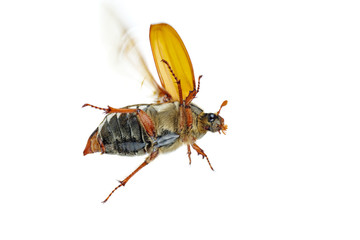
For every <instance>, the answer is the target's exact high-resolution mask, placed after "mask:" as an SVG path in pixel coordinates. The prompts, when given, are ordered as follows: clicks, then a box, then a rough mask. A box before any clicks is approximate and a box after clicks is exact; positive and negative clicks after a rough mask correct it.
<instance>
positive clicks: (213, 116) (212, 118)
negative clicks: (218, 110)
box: [208, 113, 215, 122]
mask: <svg viewBox="0 0 360 240" xmlns="http://www.w3.org/2000/svg"><path fill="white" fill-rule="evenodd" d="M208 120H209V122H213V121H214V120H215V114H213V113H210V114H209V116H208Z"/></svg>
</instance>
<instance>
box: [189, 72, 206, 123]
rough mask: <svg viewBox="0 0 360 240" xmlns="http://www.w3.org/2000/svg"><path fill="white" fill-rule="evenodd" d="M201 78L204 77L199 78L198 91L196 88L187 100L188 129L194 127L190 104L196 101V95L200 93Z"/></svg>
mask: <svg viewBox="0 0 360 240" xmlns="http://www.w3.org/2000/svg"><path fill="white" fill-rule="evenodd" d="M201 78H202V75H200V76H199V79H198V87H197V89H196V88H195V86H194V90H192V91H191V92H190V93H189V95H188V96H187V97H186V99H185V117H186V126H187V127H188V128H191V127H192V112H191V107H190V103H191V102H192V100H194V98H195V97H196V94H197V93H198V92H199V89H200V79H201Z"/></svg>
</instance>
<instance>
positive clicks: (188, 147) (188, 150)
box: [187, 144, 191, 165]
mask: <svg viewBox="0 0 360 240" xmlns="http://www.w3.org/2000/svg"><path fill="white" fill-rule="evenodd" d="M187 155H188V157H189V165H191V157H190V155H191V149H190V144H188V145H187Z"/></svg>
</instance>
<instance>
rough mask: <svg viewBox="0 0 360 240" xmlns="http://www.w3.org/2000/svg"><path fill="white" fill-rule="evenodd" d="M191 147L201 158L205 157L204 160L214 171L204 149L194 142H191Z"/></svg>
mask: <svg viewBox="0 0 360 240" xmlns="http://www.w3.org/2000/svg"><path fill="white" fill-rule="evenodd" d="M191 146H192V148H193V149H194V150H195V151H196V152H197V153H198V154H200V155H201V156H202V157H203V158H204V157H206V160H207V161H208V163H209V166H210V168H211V170H213V171H214V169H213V167H212V166H211V163H210V161H209V158H208V157H207V155H206V154H205V152H204V150H202V149H201V148H200V147H199V146H198V145H197V144H196V143H193V144H191Z"/></svg>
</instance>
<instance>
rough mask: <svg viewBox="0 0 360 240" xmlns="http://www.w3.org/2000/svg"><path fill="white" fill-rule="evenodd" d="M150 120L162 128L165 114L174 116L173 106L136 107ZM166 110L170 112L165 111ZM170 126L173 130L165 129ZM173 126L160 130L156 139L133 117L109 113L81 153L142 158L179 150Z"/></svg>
mask: <svg viewBox="0 0 360 240" xmlns="http://www.w3.org/2000/svg"><path fill="white" fill-rule="evenodd" d="M136 107H141V108H142V109H143V111H145V112H146V114H148V115H149V116H151V118H152V120H153V121H154V123H155V126H163V125H165V123H166V121H167V120H166V119H168V118H170V119H171V117H169V114H175V115H177V114H178V113H177V111H175V110H176V109H177V105H176V104H174V103H167V104H161V105H138V106H136ZM168 110H170V111H168ZM169 126H173V127H169ZM175 126H176V122H174V123H173V124H170V125H169V123H168V124H167V127H166V128H160V129H159V131H157V132H156V135H155V136H154V137H152V138H150V137H149V135H148V134H147V132H146V130H145V129H144V127H143V125H142V124H141V122H140V120H139V117H138V116H137V113H135V112H134V113H110V114H108V115H106V116H105V118H104V120H103V121H102V122H101V124H100V125H99V127H98V128H97V129H96V130H95V131H94V132H93V133H92V134H91V136H90V138H89V140H88V142H87V145H86V147H85V150H84V155H86V154H89V153H94V152H101V153H107V154H118V155H127V156H133V155H142V154H145V153H149V152H151V151H153V149H162V150H164V151H167V150H168V149H170V148H171V147H174V146H179V144H175V143H178V140H179V137H180V135H179V134H178V133H177V132H176V127H175Z"/></svg>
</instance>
